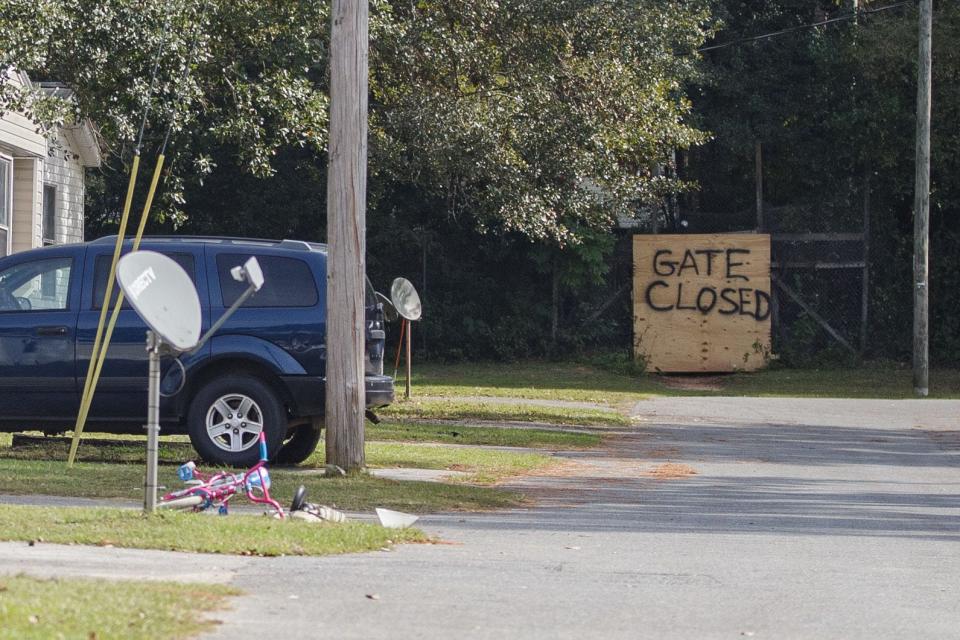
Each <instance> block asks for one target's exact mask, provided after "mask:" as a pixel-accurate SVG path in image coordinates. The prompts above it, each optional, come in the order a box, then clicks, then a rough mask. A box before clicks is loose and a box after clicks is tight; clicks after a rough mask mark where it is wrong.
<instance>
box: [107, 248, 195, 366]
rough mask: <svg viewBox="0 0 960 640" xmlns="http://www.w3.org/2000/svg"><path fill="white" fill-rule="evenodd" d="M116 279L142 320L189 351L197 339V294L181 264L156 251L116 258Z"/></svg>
mask: <svg viewBox="0 0 960 640" xmlns="http://www.w3.org/2000/svg"><path fill="white" fill-rule="evenodd" d="M117 281H119V282H120V287H121V288H122V289H123V293H124V295H125V296H126V297H127V299H129V300H130V304H131V305H133V308H134V309H135V310H136V312H137V313H138V314H139V315H140V317H141V318H143V321H144V322H146V323H147V325H148V326H149V327H150V328H151V329H153V331H154V332H156V334H157V335H158V336H160V338H161V339H162V340H163V341H164V342H166V343H167V344H169V345H171V346H173V347H174V348H175V349H177V350H179V351H188V350H189V349H192V348H193V347H194V346H196V344H197V342H198V341H199V340H200V322H201V315H200V298H199V297H197V290H196V288H194V286H193V281H192V280H190V276H189V275H187V272H186V271H184V270H183V267H181V266H180V265H178V264H177V263H176V262H174V261H173V260H171V259H170V258H168V257H167V256H165V255H163V254H161V253H157V252H156V251H134V252H132V253H128V254H127V255H125V256H123V257H122V258H120V261H119V262H117Z"/></svg>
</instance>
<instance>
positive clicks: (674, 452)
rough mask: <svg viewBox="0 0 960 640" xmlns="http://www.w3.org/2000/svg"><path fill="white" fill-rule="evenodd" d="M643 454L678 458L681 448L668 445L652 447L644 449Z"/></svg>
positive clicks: (649, 456)
mask: <svg viewBox="0 0 960 640" xmlns="http://www.w3.org/2000/svg"><path fill="white" fill-rule="evenodd" d="M643 455H644V456H645V457H647V458H676V457H677V456H679V455H680V449H678V448H677V447H666V448H665V449H650V450H649V451H644V452H643Z"/></svg>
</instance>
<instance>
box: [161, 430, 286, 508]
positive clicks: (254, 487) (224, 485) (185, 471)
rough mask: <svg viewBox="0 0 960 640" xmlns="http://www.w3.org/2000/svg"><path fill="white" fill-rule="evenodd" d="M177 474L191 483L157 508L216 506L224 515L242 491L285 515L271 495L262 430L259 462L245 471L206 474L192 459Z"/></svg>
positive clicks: (251, 498) (164, 500)
mask: <svg viewBox="0 0 960 640" xmlns="http://www.w3.org/2000/svg"><path fill="white" fill-rule="evenodd" d="M177 475H178V476H179V477H180V479H181V480H183V481H184V482H187V483H190V484H191V486H189V487H187V488H186V489H181V490H180V491H172V492H170V493H168V494H166V495H164V496H163V497H162V498H160V501H159V502H157V508H158V509H188V508H192V509H193V510H194V511H203V510H205V509H209V508H210V507H212V506H214V505H216V507H217V510H218V511H219V512H220V514H222V515H226V514H227V513H228V510H229V502H230V499H231V498H233V496H235V495H237V494H238V493H240V492H243V493H244V494H246V496H247V499H248V500H250V501H251V502H256V503H258V504H267V505H270V506H271V507H272V508H273V510H274V511H275V512H276V514H277V516H278V517H280V518H284V517H285V514H284V512H283V508H282V507H281V506H280V503H278V502H277V501H276V500H274V499H273V498H272V497H271V496H270V472H269V471H268V470H267V441H266V438H265V436H264V434H263V432H261V433H260V461H259V462H257V464H255V465H253V466H252V467H250V469H248V470H247V471H245V472H244V473H229V472H225V471H224V472H220V473H211V474H208V473H203V472H202V471H200V470H199V469H197V466H196V465H195V464H194V463H193V462H192V461H191V462H187V463H186V464H182V465H180V467H179V468H178V469H177Z"/></svg>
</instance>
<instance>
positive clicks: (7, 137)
mask: <svg viewBox="0 0 960 640" xmlns="http://www.w3.org/2000/svg"><path fill="white" fill-rule="evenodd" d="M8 82H11V83H13V84H15V85H20V86H22V85H23V81H22V80H21V78H20V74H19V73H17V72H15V71H11V72H10V74H9V79H8ZM0 151H3V152H4V153H7V154H9V155H12V156H37V157H41V158H42V157H43V156H44V155H46V153H47V141H46V140H44V138H43V136H42V135H41V134H40V133H39V132H38V131H37V125H35V124H34V123H33V122H31V121H30V119H29V118H27V117H26V116H24V115H22V114H20V113H16V112H14V111H7V112H5V113H4V114H3V115H2V116H0Z"/></svg>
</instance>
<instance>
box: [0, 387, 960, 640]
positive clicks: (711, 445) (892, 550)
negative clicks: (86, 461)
mask: <svg viewBox="0 0 960 640" xmlns="http://www.w3.org/2000/svg"><path fill="white" fill-rule="evenodd" d="M635 413H636V414H637V416H638V424H637V426H636V428H634V429H630V430H626V431H624V432H621V433H618V435H616V436H615V437H613V438H612V439H611V440H610V441H609V443H608V447H607V448H606V449H605V450H604V451H603V452H600V453H598V452H589V453H579V454H571V455H568V457H569V458H570V459H571V462H570V464H569V465H568V466H567V467H566V468H565V469H564V470H563V472H562V473H560V474H558V475H556V476H555V477H550V478H529V479H526V480H525V481H524V482H523V483H521V486H522V487H523V488H524V490H526V491H527V492H528V493H530V494H531V495H532V496H534V497H536V498H537V499H538V501H539V506H537V507H535V508H531V509H527V510H515V511H510V512H505V513H498V514H483V515H446V516H434V517H425V518H423V519H422V520H421V522H420V524H421V525H422V526H423V528H424V529H426V530H427V531H428V532H430V533H432V534H435V535H438V536H439V537H441V538H442V539H443V540H444V541H446V542H447V544H439V545H417V546H410V545H407V546H403V547H400V548H398V549H397V550H395V551H392V552H382V553H377V554H366V555H350V556H340V557H333V558H320V559H302V558H267V559H250V558H245V559H241V560H240V561H239V562H234V561H233V560H231V561H230V562H223V563H216V562H215V561H214V560H211V559H209V558H203V562H206V563H210V564H212V565H216V566H211V574H212V577H215V578H216V579H218V580H224V579H225V578H224V575H223V572H227V574H228V575H229V576H230V577H229V581H230V582H231V583H232V584H234V585H235V586H238V587H240V588H242V589H244V590H246V591H247V592H248V593H249V594H250V595H248V596H244V597H241V598H238V599H237V600H236V601H235V609H234V611H232V612H228V613H224V614H220V615H219V616H218V617H220V618H221V619H223V620H224V624H223V625H222V626H221V627H220V628H219V629H218V630H217V631H216V632H215V633H213V634H211V636H210V637H214V638H237V637H255V636H256V635H261V636H263V637H283V638H308V637H310V638H312V637H320V636H328V637H334V638H414V637H415V638H450V637H456V638H497V639H502V638H578V639H582V638H658V639H659V638H698V639H699V638H742V637H756V638H778V639H779V638H818V639H819V638H844V639H846V638H870V639H874V638H904V637H920V638H957V637H958V634H960V632H958V629H960V424H958V419H960V418H958V416H960V402H938V401H924V402H913V401H897V402H891V401H834V400H764V399H743V398H735V399H732V398H684V399H658V400H653V401H646V402H642V403H639V404H638V405H637V407H636V410H635ZM2 553H3V548H2V547H0V565H2V563H3V562H4V557H3V555H2ZM21 553H22V552H21ZM153 553H157V552H153ZM189 561H190V560H189V557H186V558H184V557H183V556H172V559H171V561H170V562H189ZM130 562H131V561H130V560H128V561H127V566H128V567H129V566H131V565H130Z"/></svg>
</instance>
